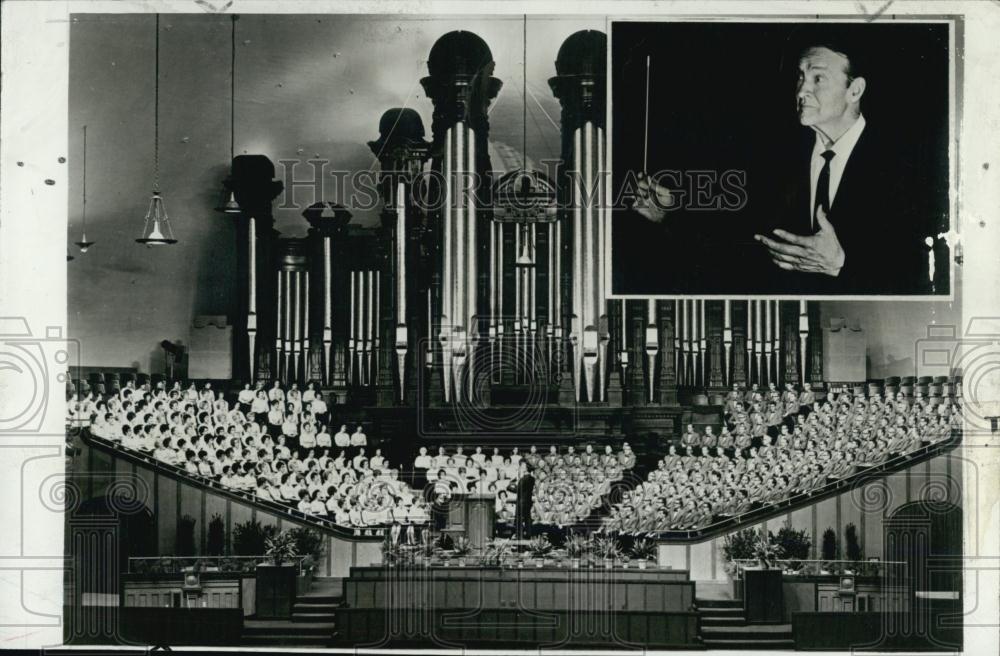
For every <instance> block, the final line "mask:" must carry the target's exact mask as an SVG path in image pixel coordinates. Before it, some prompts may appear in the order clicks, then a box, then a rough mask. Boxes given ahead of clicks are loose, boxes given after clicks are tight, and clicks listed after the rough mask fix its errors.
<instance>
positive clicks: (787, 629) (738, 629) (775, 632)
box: [701, 624, 792, 641]
mask: <svg viewBox="0 0 1000 656" xmlns="http://www.w3.org/2000/svg"><path fill="white" fill-rule="evenodd" d="M701 637H702V639H703V640H705V641H709V640H740V641H756V640H791V639H792V625H791V624H773V625H772V624H743V625H738V626H724V625H723V626H704V625H702V627H701Z"/></svg>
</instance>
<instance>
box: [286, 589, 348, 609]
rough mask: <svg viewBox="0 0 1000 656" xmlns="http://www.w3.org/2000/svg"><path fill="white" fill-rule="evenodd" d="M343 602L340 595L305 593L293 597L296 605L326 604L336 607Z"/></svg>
mask: <svg viewBox="0 0 1000 656" xmlns="http://www.w3.org/2000/svg"><path fill="white" fill-rule="evenodd" d="M343 602H344V597H343V596H341V595H331V594H314V593H311V592H310V593H306V594H304V595H298V596H297V597H295V603H296V604H327V605H333V606H336V605H338V604H342V603H343Z"/></svg>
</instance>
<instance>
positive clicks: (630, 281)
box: [609, 21, 957, 297]
mask: <svg viewBox="0 0 1000 656" xmlns="http://www.w3.org/2000/svg"><path fill="white" fill-rule="evenodd" d="M611 35H612V37H611V71H612V72H611V85H612V89H611V98H612V106H611V109H610V114H611V116H610V121H609V122H610V124H611V126H612V132H611V148H612V174H613V178H614V184H613V188H614V189H616V190H618V194H617V197H616V198H615V209H614V212H613V221H612V229H611V239H610V242H611V260H612V267H611V268H612V274H611V275H612V293H613V294H614V295H616V296H636V295H645V296H671V295H674V296H676V295H688V294H692V295H716V294H719V295H722V294H729V295H732V294H775V295H807V296H813V295H816V296H849V297H858V296H868V295H880V296H886V295H888V296H904V297H916V296H924V297H927V296H945V297H950V295H951V277H952V276H951V271H950V268H951V267H950V263H951V260H952V258H953V255H954V253H952V252H951V246H952V245H953V243H954V240H953V239H952V236H953V233H952V232H950V230H951V226H952V225H957V222H956V221H955V220H954V216H953V213H954V212H953V208H952V207H951V206H950V195H949V191H950V189H952V188H953V187H954V180H955V176H956V171H955V162H956V161H957V159H956V154H955V152H954V148H953V147H952V144H953V141H952V140H951V138H952V136H953V135H954V125H953V117H954V111H955V102H956V98H955V97H954V94H953V92H952V88H953V81H954V80H953V78H954V68H953V66H954V63H953V60H954V58H955V39H954V26H953V24H952V23H950V22H941V21H936V22H928V21H920V22H892V23H879V24H871V23H867V22H838V23H832V22H819V23H808V24H806V23H801V22H781V23H759V22H710V23H709V22H629V21H617V22H612V28H611Z"/></svg>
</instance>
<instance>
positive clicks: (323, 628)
mask: <svg viewBox="0 0 1000 656" xmlns="http://www.w3.org/2000/svg"><path fill="white" fill-rule="evenodd" d="M336 628H337V625H336V624H335V623H334V622H293V621H292V620H245V621H244V622H243V635H268V634H271V633H274V634H281V635H284V634H292V633H294V634H296V635H305V634H308V635H316V634H319V635H327V636H328V635H331V634H333V632H334V630H335V629H336Z"/></svg>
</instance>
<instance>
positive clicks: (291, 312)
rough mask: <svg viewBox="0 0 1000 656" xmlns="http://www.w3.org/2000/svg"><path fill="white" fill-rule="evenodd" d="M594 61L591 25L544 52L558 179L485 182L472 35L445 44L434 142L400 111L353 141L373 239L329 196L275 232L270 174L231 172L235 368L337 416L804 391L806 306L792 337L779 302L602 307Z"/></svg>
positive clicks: (237, 164) (604, 226)
mask: <svg viewBox="0 0 1000 656" xmlns="http://www.w3.org/2000/svg"><path fill="white" fill-rule="evenodd" d="M605 57H606V39H605V36H604V34H602V33H600V32H596V31H582V32H578V33H576V34H574V35H572V36H571V37H569V38H568V39H567V40H566V41H565V42H564V44H563V45H562V47H561V48H560V50H559V54H558V57H557V59H556V62H555V73H556V74H555V76H553V77H552V78H550V79H549V85H550V87H551V90H552V92H553V94H554V96H555V97H556V98H557V99H558V101H559V103H560V105H561V109H562V113H561V133H562V135H561V136H562V161H561V166H560V167H559V168H558V169H557V175H556V176H555V177H554V178H550V177H548V176H546V175H545V174H543V173H541V172H538V171H533V170H526V169H515V170H507V171H505V172H504V173H503V174H502V175H497V174H496V173H495V172H494V171H493V169H492V164H491V159H490V155H489V148H488V143H489V142H488V139H489V129H490V125H489V118H488V108H489V105H490V103H491V102H492V100H493V99H494V98H495V97H496V95H497V92H498V91H499V89H500V87H501V81H500V80H499V79H498V78H496V77H494V76H493V73H494V63H493V58H492V54H491V52H490V49H489V47H488V45H487V44H486V43H485V42H484V41H483V40H482V39H481V38H479V37H478V36H476V35H475V34H472V33H470V32H463V31H459V32H451V33H449V34H446V35H444V36H442V37H441V38H440V39H439V40H438V41H437V42H436V43H435V44H434V46H433V47H432V49H431V52H430V55H429V58H428V75H427V76H426V77H424V78H423V79H422V80H421V83H422V85H423V88H424V90H425V92H426V96H427V98H428V99H429V100H430V102H431V103H432V104H433V123H432V126H431V132H432V139H431V140H430V141H427V140H425V138H424V136H425V132H424V126H423V123H422V120H421V118H420V115H419V113H417V112H416V111H414V110H413V109H399V108H396V109H390V110H388V111H386V112H385V113H384V114H383V116H382V117H381V119H380V121H379V136H378V138H377V139H375V140H373V141H371V142H369V143H368V146H369V147H370V148H371V150H372V152H373V153H374V155H375V157H376V159H377V160H378V162H379V172H378V192H379V195H380V198H381V201H382V211H381V214H380V219H381V222H380V225H379V226H378V227H367V228H362V227H360V226H357V225H353V224H351V220H352V217H351V214H350V212H349V211H348V210H347V209H346V208H344V207H342V206H340V205H336V204H335V203H330V202H325V201H324V202H318V203H315V204H314V205H312V206H310V207H309V208H307V209H306V210H305V211H304V212H303V216H304V217H305V219H306V220H307V221H308V222H309V224H310V230H309V231H308V234H307V236H306V237H305V238H283V237H280V236H279V235H278V233H277V232H275V231H274V230H273V219H272V218H271V205H270V204H271V201H272V200H273V198H274V197H275V196H276V195H277V193H279V192H280V189H281V185H280V183H279V182H273V181H272V180H271V178H273V174H274V169H273V166H272V165H271V163H270V162H269V161H268V160H267V159H266V158H264V157H262V156H259V155H257V156H240V157H237V158H234V160H233V175H232V176H231V182H232V184H231V185H230V186H231V188H233V189H234V191H235V193H236V199H237V202H238V203H239V205H240V208H241V214H240V215H239V219H240V220H239V222H238V223H237V226H238V229H237V239H238V246H239V249H240V250H239V253H240V256H239V262H240V268H239V276H240V280H239V287H240V304H239V307H238V314H239V316H238V317H237V321H236V326H237V333H238V335H237V337H236V345H235V346H236V348H234V363H235V365H236V366H235V370H236V372H237V374H238V375H239V376H240V377H242V378H244V379H255V380H260V381H267V380H272V379H280V380H282V381H284V382H286V383H290V382H293V381H294V382H298V383H300V384H303V383H305V382H307V381H310V380H311V381H317V382H320V383H321V384H322V386H323V387H324V388H325V389H327V390H329V391H331V392H332V395H333V400H334V402H335V403H349V404H355V405H363V406H372V405H375V406H393V405H398V406H406V407H415V406H417V405H420V404H423V405H426V406H429V407H437V406H440V407H447V406H454V405H471V406H476V407H483V406H490V405H496V406H502V405H504V404H508V403H511V401H510V399H517V398H529V397H530V398H534V399H544V400H545V403H547V404H550V405H555V406H557V407H571V406H576V407H586V406H590V407H594V408H599V407H615V406H621V405H622V404H625V403H627V404H629V405H633V406H642V405H670V404H676V403H677V402H678V400H679V399H682V398H683V395H682V394H679V392H680V391H687V392H686V393H690V392H692V391H698V392H699V393H703V392H705V391H709V390H712V389H714V390H716V391H719V390H721V388H722V386H726V385H731V384H734V383H735V384H742V385H749V384H751V383H755V382H756V383H767V382H770V381H781V380H790V381H794V382H799V381H801V380H805V379H806V377H807V375H809V374H810V372H811V373H812V376H813V380H815V379H816V377H817V370H816V366H817V364H816V363H817V356H816V350H817V349H818V348H819V340H815V339H810V335H811V334H812V333H813V332H815V325H816V322H817V317H816V316H815V311H814V309H813V306H812V305H810V304H808V303H807V302H806V301H801V302H800V303H799V304H798V307H797V309H798V313H797V316H798V322H797V324H794V321H795V316H796V313H794V312H791V311H789V310H791V309H792V308H791V306H788V307H786V308H785V311H784V312H782V308H781V304H782V301H773V300H765V299H750V300H723V299H720V300H715V299H697V298H684V299H671V300H662V301H660V300H643V301H629V302H626V301H624V300H609V299H608V298H607V295H608V289H607V287H606V284H607V283H606V280H607V273H608V271H607V269H606V266H607V262H608V258H607V257H606V253H607V250H608V249H607V244H606V239H607V238H608V235H609V234H610V233H609V230H610V220H611V216H612V214H611V212H612V207H611V198H612V192H611V176H610V175H609V171H608V142H607V137H606V133H605V110H606V90H605V66H606V60H605ZM435 198H437V199H439V200H440V202H437V203H434V202H425V201H426V200H428V199H432V200H433V199H435ZM792 303H794V301H792ZM789 320H790V321H791V322H793V323H790V322H789ZM630 333H631V335H630ZM796 339H797V341H796ZM783 340H788V343H787V344H785V345H783V344H782V342H783ZM643 353H645V355H644V356H643ZM820 359H821V358H820ZM421 363H423V365H424V366H420V364H421ZM528 389H532V390H536V391H539V394H540V395H541V396H537V395H536V396H531V395H529V394H526V393H523V392H524V390H528ZM519 390H520V391H521V392H522V393H521V394H520V396H518V391H519ZM623 390H627V392H628V393H627V394H625V395H623Z"/></svg>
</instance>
